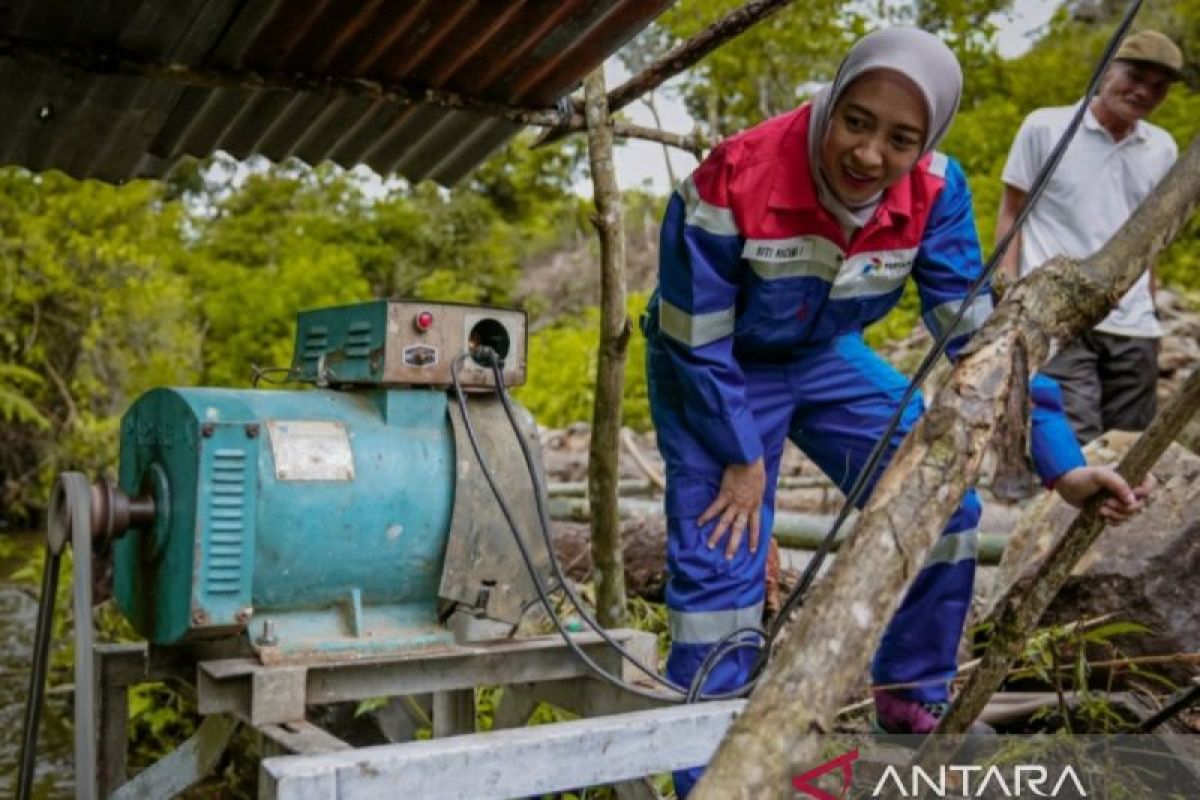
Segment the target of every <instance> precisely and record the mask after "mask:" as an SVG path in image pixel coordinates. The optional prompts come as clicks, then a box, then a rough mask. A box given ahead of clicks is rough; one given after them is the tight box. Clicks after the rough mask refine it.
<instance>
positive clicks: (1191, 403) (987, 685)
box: [917, 369, 1200, 765]
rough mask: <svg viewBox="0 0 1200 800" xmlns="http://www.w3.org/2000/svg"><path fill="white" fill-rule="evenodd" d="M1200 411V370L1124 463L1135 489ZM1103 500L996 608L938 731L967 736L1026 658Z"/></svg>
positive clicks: (1095, 532)
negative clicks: (976, 659)
mask: <svg viewBox="0 0 1200 800" xmlns="http://www.w3.org/2000/svg"><path fill="white" fill-rule="evenodd" d="M1197 408H1200V369H1195V370H1193V372H1192V374H1191V376H1190V377H1189V378H1188V379H1187V381H1186V382H1185V383H1184V385H1183V388H1182V389H1181V390H1180V392H1179V394H1177V395H1176V396H1175V398H1174V399H1173V400H1172V401H1171V403H1170V404H1169V405H1168V406H1167V407H1166V408H1164V409H1163V410H1162V412H1161V413H1160V414H1159V415H1158V416H1157V417H1155V419H1154V421H1153V422H1152V423H1151V424H1150V427H1149V428H1148V429H1147V430H1146V432H1145V433H1144V434H1142V436H1141V437H1139V438H1138V440H1137V441H1136V442H1134V444H1133V447H1131V448H1130V449H1129V452H1128V453H1126V454H1125V457H1124V458H1123V459H1121V463H1120V465H1118V467H1117V471H1118V472H1120V473H1121V475H1122V476H1123V477H1124V478H1125V480H1127V481H1128V482H1129V483H1130V485H1132V486H1136V485H1138V484H1139V483H1141V482H1142V480H1143V479H1144V478H1145V477H1146V473H1148V472H1149V471H1150V467H1152V466H1153V465H1154V463H1155V462H1156V461H1158V459H1159V457H1160V456H1161V455H1162V453H1163V451H1164V450H1166V448H1167V447H1168V446H1169V445H1170V444H1171V442H1172V441H1173V440H1174V439H1175V437H1176V436H1178V435H1179V432H1180V431H1182V430H1183V428H1184V426H1185V425H1186V424H1187V423H1188V421H1189V420H1190V419H1191V418H1192V417H1193V416H1194V415H1195V413H1196V410H1197ZM1102 499H1103V498H1093V499H1092V501H1091V502H1089V503H1088V504H1087V506H1086V507H1085V508H1084V509H1083V510H1082V511H1081V512H1079V514H1078V516H1076V517H1075V521H1074V522H1072V523H1071V526H1070V527H1069V528H1068V529H1067V532H1066V533H1064V534H1063V535H1062V537H1061V538H1060V539H1059V540H1058V541H1057V542H1055V544H1054V546H1053V547H1052V548H1051V549H1050V552H1049V553H1047V555H1046V557H1045V559H1043V560H1042V562H1041V564H1040V565H1039V566H1038V568H1037V570H1036V571H1035V572H1034V574H1033V575H1031V576H1029V577H1027V578H1023V579H1022V580H1020V581H1018V582H1017V583H1016V584H1014V585H1013V587H1012V588H1011V589H1009V591H1008V593H1007V594H1006V595H1005V596H1004V599H1003V600H1001V602H1000V604H999V605H998V606H997V607H996V610H995V611H994V612H993V613H992V615H991V617H990V619H989V622H991V624H992V625H991V629H992V637H991V640H990V642H989V643H988V648H987V650H986V651H985V652H984V654H983V657H982V659H981V660H980V663H979V666H978V667H977V668H976V669H975V671H974V672H972V673H971V677H970V679H969V680H968V681H967V684H966V686H964V687H963V690H962V692H960V693H959V696H958V698H957V699H956V700H955V701H954V705H953V706H951V708H950V711H949V712H948V713H947V714H946V716H945V717H943V718H942V721H941V724H940V725H938V728H937V731H936V732H937V733H939V734H954V733H963V732H965V731H966V730H967V728H968V727H969V726H970V724H971V722H972V720H974V719H975V718H976V717H977V716H978V715H979V713H980V712H981V711H982V710H983V707H984V706H985V705H987V702H988V699H989V698H990V697H991V696H992V693H993V692H995V691H996V689H997V688H998V687H999V686H1000V683H1001V682H1002V681H1003V680H1004V676H1005V675H1006V674H1007V672H1008V668H1009V666H1010V665H1011V664H1012V663H1013V662H1014V661H1015V660H1016V659H1017V658H1018V657H1019V656H1020V655H1021V652H1022V650H1023V649H1024V647H1025V642H1026V641H1027V640H1028V639H1029V636H1030V635H1031V634H1032V633H1033V631H1034V628H1035V626H1036V625H1037V623H1038V620H1040V619H1041V618H1042V614H1044V613H1045V612H1046V609H1047V608H1049V606H1050V602H1051V601H1052V600H1053V599H1054V596H1055V595H1056V594H1058V592H1059V590H1060V589H1061V588H1062V587H1063V584H1065V583H1066V581H1067V578H1068V577H1070V575H1071V570H1072V569H1073V568H1074V567H1075V565H1076V564H1077V563H1079V559H1080V558H1082V557H1083V555H1084V553H1086V552H1087V549H1088V548H1089V547H1091V545H1092V543H1093V542H1095V541H1096V538H1097V537H1098V536H1099V535H1100V532H1101V531H1102V530H1103V529H1104V518H1103V517H1101V516H1100V514H1099V508H1100V501H1101V500H1102ZM953 738H954V737H940V736H931V737H929V740H928V741H927V743H926V746H924V747H922V749H921V752H920V753H918V756H917V762H918V763H920V764H922V765H929V764H944V763H946V761H947V760H948V758H949V756H950V755H952V754H953V751H954V742H953Z"/></svg>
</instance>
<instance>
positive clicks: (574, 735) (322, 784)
mask: <svg viewBox="0 0 1200 800" xmlns="http://www.w3.org/2000/svg"><path fill="white" fill-rule="evenodd" d="M744 705H745V701H742V700H726V701H721V702H712V703H698V704H693V705H685V706H673V707H671V708H662V709H655V710H652V711H639V712H635V713H631V714H617V715H613V716H610V717H601V718H599V719H592V720H578V721H575V722H561V723H557V724H554V725H540V726H537V727H534V728H522V729H519V730H508V731H503V732H498V733H477V734H470V735H467V736H455V737H451V738H448V739H433V740H430V741H425V742H412V743H408V744H399V745H384V746H382V747H366V748H361V749H358V750H353V751H349V752H344V753H328V754H325V755H320V756H310V757H303V756H283V757H279V758H270V759H267V760H265V761H263V763H262V771H261V773H260V776H261V777H260V782H259V786H260V795H259V796H260V797H262V798H275V800H315V799H316V798H322V799H323V800H335V799H336V800H368V799H370V800H374V799H375V798H379V797H420V798H422V800H442V799H443V798H444V799H445V800H457V799H458V798H462V797H471V798H477V799H478V800H486V799H487V798H496V799H497V800H499V799H500V798H511V797H526V796H529V795H541V794H545V793H549V792H561V791H565V790H568V789H573V788H578V787H580V786H596V785H602V784H610V783H618V782H621V781H628V780H632V779H634V778H639V777H642V776H644V775H653V774H657V773H661V772H671V771H673V770H677V769H682V768H684V767H690V766H695V765H698V764H704V763H706V762H707V761H708V760H709V758H710V757H711V756H712V754H713V753H714V752H715V751H716V748H717V744H718V743H719V742H720V741H721V737H722V736H724V735H725V731H726V729H727V728H728V727H729V725H730V724H731V723H732V722H733V720H734V719H735V718H736V716H737V715H738V713H739V712H740V711H741V709H742V708H743V706H744Z"/></svg>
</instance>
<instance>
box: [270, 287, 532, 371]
mask: <svg viewBox="0 0 1200 800" xmlns="http://www.w3.org/2000/svg"><path fill="white" fill-rule="evenodd" d="M526 345H527V340H526V324H525V312H524V311H520V310H515V309H506V308H492V307H487V306H468V305H458V304H454V303H427V302H423V301H418V300H402V301H386V300H378V301H374V302H370V303H359V304H355V305H348V306H337V307H335V308H324V309H318V310H313V311H302V312H301V313H300V314H299V316H298V320H297V326H296V349H295V354H294V355H293V358H292V370H293V373H294V374H295V375H296V377H298V378H299V379H300V380H304V381H311V382H314V383H316V384H318V385H322V386H339V385H377V386H434V387H444V386H450V385H452V380H451V375H450V369H451V366H452V365H453V364H454V362H455V359H457V358H458V356H460V355H462V354H463V353H468V354H469V353H471V352H472V351H474V350H475V349H476V348H478V347H480V346H486V347H490V348H491V349H492V350H494V351H495V352H496V353H497V355H499V356H500V358H501V360H502V363H503V369H502V375H503V376H504V383H505V385H507V386H520V385H522V384H523V383H525V354H526ZM458 378H459V382H460V384H461V385H462V386H463V388H466V389H475V390H479V389H485V388H489V389H490V388H493V387H494V386H495V384H496V381H495V376H494V375H493V374H492V369H491V367H490V365H488V364H486V363H482V362H481V361H479V360H476V359H475V358H472V357H471V356H470V355H467V357H466V358H465V359H463V361H462V363H461V365H460V368H459V371H458Z"/></svg>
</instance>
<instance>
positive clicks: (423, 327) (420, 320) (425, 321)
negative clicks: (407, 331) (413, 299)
mask: <svg viewBox="0 0 1200 800" xmlns="http://www.w3.org/2000/svg"><path fill="white" fill-rule="evenodd" d="M413 327H414V328H416V329H417V330H418V331H420V332H421V333H424V332H425V331H427V330H429V329H430V328H432V327H433V313H432V312H429V311H422V312H421V313H420V314H417V315H416V316H415V317H413Z"/></svg>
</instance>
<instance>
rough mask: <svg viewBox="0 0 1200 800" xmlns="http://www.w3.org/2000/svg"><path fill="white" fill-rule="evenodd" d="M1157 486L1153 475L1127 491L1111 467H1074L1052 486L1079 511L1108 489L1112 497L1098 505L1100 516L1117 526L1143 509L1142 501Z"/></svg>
mask: <svg viewBox="0 0 1200 800" xmlns="http://www.w3.org/2000/svg"><path fill="white" fill-rule="evenodd" d="M1156 483H1157V481H1155V480H1154V476H1153V475H1147V476H1146V479H1145V480H1144V481H1142V485H1141V486H1139V487H1137V488H1136V489H1130V488H1129V484H1128V483H1126V482H1125V479H1124V478H1122V477H1121V476H1120V474H1119V473H1118V472H1117V471H1116V470H1115V469H1113V468H1112V467H1076V468H1075V469H1073V470H1071V471H1070V472H1067V473H1064V474H1063V475H1062V476H1060V477H1059V479H1058V480H1056V481H1055V482H1054V491H1056V492H1058V494H1059V496H1060V497H1062V499H1063V500H1066V501H1067V502H1068V503H1070V504H1071V505H1073V506H1075V507H1076V508H1082V507H1083V504H1084V503H1086V502H1087V500H1088V498H1089V497H1091V496H1092V495H1093V494H1095V493H1096V492H1098V491H1100V490H1102V489H1107V490H1108V491H1109V492H1111V493H1112V497H1109V498H1108V499H1106V500H1105V501H1104V502H1103V503H1102V504H1101V505H1100V516H1102V517H1104V518H1105V519H1106V520H1108V521H1109V522H1112V523H1118V522H1124V521H1125V520H1127V519H1129V518H1130V517H1132V516H1133V515H1134V514H1136V513H1137V512H1139V511H1141V510H1142V509H1143V508H1145V503H1144V502H1143V501H1144V500H1145V498H1146V497H1147V496H1148V495H1149V494H1150V492H1152V491H1154V486H1155V484H1156Z"/></svg>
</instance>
